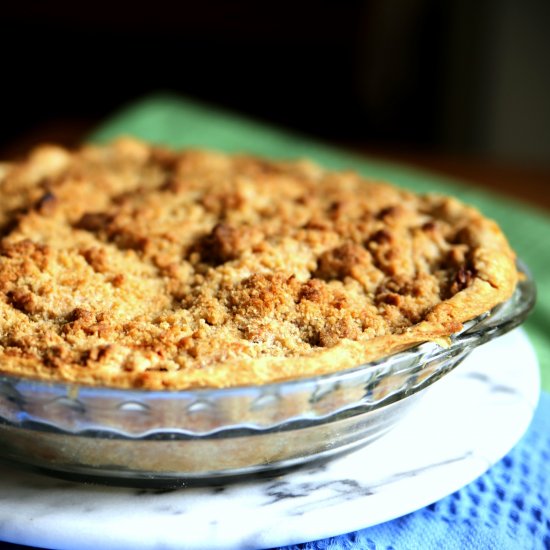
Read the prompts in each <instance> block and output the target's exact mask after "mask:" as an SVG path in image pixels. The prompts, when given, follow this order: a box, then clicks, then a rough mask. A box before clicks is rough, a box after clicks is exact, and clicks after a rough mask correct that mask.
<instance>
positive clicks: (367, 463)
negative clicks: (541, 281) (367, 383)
mask: <svg viewBox="0 0 550 550" xmlns="http://www.w3.org/2000/svg"><path fill="white" fill-rule="evenodd" d="M538 395H539V373H538V364H537V360H536V357H535V354H534V352H533V349H532V347H531V345H530V343H529V341H528V340H527V337H526V336H525V334H524V333H523V332H522V331H521V330H516V331H514V332H512V333H511V334H508V335H507V336H504V337H502V338H500V339H499V340H496V341H494V342H492V343H490V344H487V345H486V346H484V347H482V348H480V349H478V350H477V351H475V352H474V353H473V354H472V355H471V356H470V357H469V358H468V359H467V360H466V361H465V362H464V363H463V364H462V365H461V366H459V367H458V368H457V369H456V370H455V371H454V372H453V373H451V374H450V375H448V376H446V377H445V378H444V379H442V380H440V381H439V382H437V383H436V384H435V385H434V386H433V388H432V389H431V390H429V391H428V392H427V393H426V395H425V397H424V399H422V400H421V401H420V403H419V405H418V406H417V407H416V409H414V410H413V411H412V412H411V414H410V415H409V416H408V417H407V418H406V419H404V420H403V421H402V422H401V423H400V424H399V425H398V426H397V427H396V428H395V429H394V430H393V431H392V432H390V433H389V434H388V435H387V436H385V437H384V438H382V439H380V440H379V441H377V442H376V443H373V444H372V445H370V446H368V447H365V448H363V449H360V450H358V451H355V452H354V453H352V454H349V455H347V456H344V457H341V458H338V459H335V460H333V461H331V462H328V463H326V464H324V465H322V466H313V467H305V468H303V469H301V470H298V471H295V472H293V473H289V474H286V475H283V476H279V477H275V478H269V479H263V480H257V481H254V482H248V483H243V484H238V485H230V486H223V487H219V488H193V489H177V490H136V489H120V488H110V487H103V486H97V485H84V484H78V483H72V482H67V481H59V480H56V479H50V478H48V477H43V476H40V475H36V474H31V473H26V472H20V471H16V470H14V469H11V468H8V467H5V466H1V467H0V539H1V540H6V541H10V542H18V543H20V544H28V545H36V546H43V547H50V548H71V549H72V548H80V549H90V550H91V549H94V550H95V549H97V548H102V549H109V548H113V549H122V548H123V549H127V548H133V549H138V548H152V547H157V548H160V547H162V548H163V549H171V548H174V549H175V548H186V549H188V548H204V549H210V550H212V549H216V548H239V549H242V548H264V547H273V546H279V545H285V544H290V543H297V542H304V541H309V540H315V539H320V538H324V537H327V536H331V535H336V534H340V533H345V532H350V531H353V530H357V529H360V528H363V527H367V526H370V525H375V524H377V523H380V522H383V521H386V520H389V519H392V518H395V517H398V516H400V515H403V514H405V513H408V512H411V511H413V510H416V509H419V508H421V507H423V506H425V505H427V504H429V503H431V502H434V501H436V500H438V499H440V498H442V497H444V496H446V495H448V494H450V493H452V492H454V491H455V490H457V489H459V488H460V487H462V486H464V485H465V484H467V483H469V482H470V481H472V480H474V479H475V478H476V477H478V476H479V475H480V474H482V473H483V472H484V471H486V470H487V469H488V468H489V467H490V466H491V465H492V464H494V463H495V462H496V461H498V460H499V459H500V458H501V457H502V456H503V455H504V454H506V452H507V451H508V450H509V449H510V448H511V447H512V446H513V445H514V444H515V443H516V442H517V441H518V439H519V438H520V437H521V436H522V434H523V433H524V432H525V430H526V429H527V427H528V424H529V422H530V420H531V418H532V415H533V412H534V408H535V406H536V403H537V399H538Z"/></svg>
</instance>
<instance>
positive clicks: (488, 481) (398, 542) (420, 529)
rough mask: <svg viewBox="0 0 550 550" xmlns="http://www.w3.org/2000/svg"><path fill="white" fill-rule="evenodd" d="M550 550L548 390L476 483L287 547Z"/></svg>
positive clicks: (318, 549) (300, 549) (294, 549)
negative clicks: (371, 522) (365, 524)
mask: <svg viewBox="0 0 550 550" xmlns="http://www.w3.org/2000/svg"><path fill="white" fill-rule="evenodd" d="M355 548H360V549H366V550H410V549H416V548H418V549H422V550H431V549H436V548H437V549H438V550H447V549H449V550H454V549H456V550H469V549H471V550H480V549H482V550H484V549H495V550H508V549H510V550H521V549H529V550H536V549H539V548H540V549H544V550H550V394H549V393H546V392H542V394H541V398H540V402H539V405H538V407H537V411H536V413H535V417H534V419H533V422H532V423H531V426H530V427H529V430H528V431H527V433H526V434H525V436H524V437H523V438H522V439H521V441H520V442H519V443H518V444H517V445H516V446H515V447H514V448H513V449H512V450H511V451H510V452H509V453H508V455H506V456H505V457H504V458H503V459H502V460H501V461H500V462H498V463H497V464H495V466H493V467H492V468H491V469H490V470H489V471H488V472H486V473H485V474H484V475H482V476H481V477H480V478H478V479H477V480H476V481H474V482H473V483H471V484H470V485H467V486H466V487H464V488H463V489H460V490H459V491H457V492H456V493H454V494H452V495H450V496H448V497H446V498H444V499H442V500H440V501H439V502H436V503H435V504H432V505H430V506H428V507H426V508H423V509H422V510H418V511H417V512H414V513H412V514H408V515H407V516H404V517H402V518H399V519H396V520H393V521H389V522H387V523H383V524H381V525H377V526H374V527H370V528H368V529H363V530H361V531H357V532H355V533H349V534H346V535H342V536H339V537H334V538H330V539H325V540H321V541H316V542H310V543H307V544H300V545H297V546H289V547H287V550H291V549H292V550H314V549H315V550H344V549H355Z"/></svg>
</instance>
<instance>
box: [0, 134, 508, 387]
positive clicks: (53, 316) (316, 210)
mask: <svg viewBox="0 0 550 550" xmlns="http://www.w3.org/2000/svg"><path fill="white" fill-rule="evenodd" d="M0 198H1V201H0V369H1V372H3V373H7V374H16V375H22V376H29V377H36V378H40V379H45V380H58V381H68V382H72V383H81V384H96V385H105V386H115V387H143V388H151V389H182V388H193V387H226V386H234V385H241V384H261V383H266V382H271V381H276V380H286V379H290V378H296V377H301V376H307V375H315V374H320V373H325V372H330V371H335V370H339V369H343V368H347V367H352V366H354V365H357V364H360V363H362V362H364V361H368V360H372V359H376V358H380V357H382V356H385V355H387V354H389V353H392V352H395V351H397V350H400V349H403V348H406V347H409V346H411V345H413V344H415V343H418V342H422V341H427V340H434V339H438V338H442V337H445V336H448V335H450V334H452V333H454V332H456V331H458V330H459V329H460V328H461V326H462V323H463V322H464V321H466V320H469V319H472V318H474V317H476V316H477V315H479V314H481V313H483V312H485V311H487V310H489V309H490V308H492V307H493V306H494V305H496V304H498V303H499V302H502V301H504V300H506V299H507V298H508V297H509V296H510V295H511V293H512V292H513V289H514V287H515V284H516V281H517V273H516V269H515V258H514V254H513V252H512V251H511V249H510V248H509V246H508V244H507V242H506V239H505V238H504V236H503V235H502V233H501V231H500V229H499V228H498V227H497V225H496V224H495V223H494V222H492V221H490V220H487V219H486V218H484V217H483V216H481V214H479V212H478V211H476V210H475V209H473V208H470V207H467V206H464V205H463V204H461V203H460V202H458V201H457V200H455V199H452V198H446V197H440V196H435V195H429V196H417V195H414V194H412V193H409V192H406V191H403V190H399V189H396V188H394V187H392V186H389V185H387V184H384V183H378V182H372V181H366V180H364V179H362V178H360V177H359V176H357V175H356V174H353V173H334V172H328V171H324V170H323V169H321V168H319V167H318V166H316V165H313V164H311V163H308V162H275V161H267V160H264V159H257V158H252V157H246V156H234V157H231V156H227V155H222V154H218V153H211V152H204V151H183V152H173V151H169V150H166V149H161V148H156V147H151V146H149V145H146V144H144V143H141V142H137V141H134V140H130V139H125V140H119V141H118V142H116V143H114V144H112V145H110V146H107V147H93V146H87V147H84V148H82V149H81V150H80V151H78V152H75V153H69V152H67V151H65V150H63V149H60V148H58V147H54V146H44V147H41V148H39V149H37V150H36V151H34V152H33V153H32V154H31V155H30V157H29V158H28V159H27V160H26V161H25V162H22V163H19V164H14V165H12V166H9V165H8V166H6V165H3V166H2V170H0Z"/></svg>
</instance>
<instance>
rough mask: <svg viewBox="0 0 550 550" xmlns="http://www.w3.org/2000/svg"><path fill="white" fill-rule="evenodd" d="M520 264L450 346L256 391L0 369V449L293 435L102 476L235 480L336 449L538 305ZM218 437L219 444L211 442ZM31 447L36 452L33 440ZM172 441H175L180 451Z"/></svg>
mask: <svg viewBox="0 0 550 550" xmlns="http://www.w3.org/2000/svg"><path fill="white" fill-rule="evenodd" d="M518 268H519V271H520V272H521V273H522V274H523V275H522V277H521V278H520V281H519V282H518V285H517V287H516V289H515V291H514V294H513V296H512V297H511V298H510V299H509V300H508V301H506V302H504V303H502V304H500V305H498V306H496V307H495V308H493V309H492V310H491V311H489V312H486V313H484V314H482V315H481V316H479V317H477V318H476V319H473V320H472V321H468V322H467V323H465V324H464V327H463V329H462V330H461V331H460V332H459V333H457V334H455V335H452V336H451V338H450V344H449V346H448V347H442V346H441V345H440V344H438V343H435V342H426V343H422V344H419V345H416V346H414V347H412V348H408V349H406V350H404V351H400V352H397V353H394V354H392V355H389V356H387V357H383V358H381V359H378V360H376V361H373V362H369V363H366V364H364V365H360V366H356V367H354V368H352V369H347V370H342V371H337V372H333V373H329V374H324V375H320V376H314V377H308V378H298V379H293V380H289V381H283V382H275V383H270V384H265V385H261V386H240V387H230V388H221V389H192V390H181V391H167V390H164V391H163V390H161V391H158V390H143V389H116V388H105V387H93V386H76V385H75V384H66V383H48V382H42V381H36V380H32V379H24V378H20V377H14V376H10V375H0V443H2V445H0V449H2V447H4V446H5V444H7V446H8V447H9V445H11V444H12V443H13V441H16V440H17V438H18V437H19V435H20V434H30V436H29V437H32V436H33V434H34V435H35V436H38V439H39V440H40V438H44V440H46V439H48V438H50V437H53V439H55V437H57V436H63V441H64V443H67V442H68V443H69V444H70V445H72V444H73V443H74V442H75V441H77V440H78V441H85V442H86V444H88V443H89V442H90V440H93V441H96V442H97V443H98V444H100V445H106V446H107V445H111V442H113V441H117V440H119V441H123V442H125V443H124V445H127V444H129V445H132V444H133V446H129V447H127V448H128V449H133V448H137V446H138V445H137V444H139V443H144V442H146V443H147V444H148V445H149V447H151V448H152V447H154V446H155V445H157V447H158V448H159V449H160V448H161V446H162V445H163V444H164V445H165V446H166V447H168V446H170V445H171V447H170V448H171V449H176V451H177V452H183V453H186V454H187V455H189V457H193V456H194V455H193V453H195V447H196V448H197V449H198V448H199V447H200V446H204V444H205V443H206V444H207V445H209V446H210V447H209V449H210V451H212V450H214V454H215V452H216V451H217V449H218V447H219V448H222V447H223V445H230V444H231V441H230V440H233V441H234V442H237V441H239V442H241V443H242V442H245V443H247V442H249V441H251V439H250V438H251V437H252V436H258V435H260V436H266V437H265V438H264V439H265V440H266V444H268V443H269V445H271V446H278V445H283V446H284V445H285V441H287V440H288V441H290V440H291V439H292V440H293V441H295V443H294V444H295V446H296V449H298V447H299V448H300V449H299V450H296V452H295V453H294V454H293V452H294V451H289V453H285V452H278V454H275V455H273V456H272V455H271V454H270V452H267V451H265V450H264V451H262V452H263V454H261V455H260V454H258V453H254V452H252V451H251V452H250V453H249V455H250V456H244V455H246V452H244V451H241V450H240V449H239V450H238V451H234V446H230V447H228V448H229V449H230V450H229V452H230V453H231V452H236V453H239V454H242V455H243V456H240V457H239V460H236V462H235V463H234V464H233V463H231V461H230V463H229V465H228V466H227V467H222V468H220V470H219V471H218V470H216V462H212V463H210V464H208V465H207V466H205V468H204V471H203V470H202V469H201V468H202V466H201V464H200V460H201V457H202V456H203V450H200V452H199V451H197V453H198V454H197V456H196V457H195V458H193V460H194V461H193V464H192V466H191V470H193V468H195V470H193V471H191V470H190V469H188V467H187V466H185V465H183V466H182V467H181V468H180V467H176V468H175V469H174V464H172V463H171V464H170V465H169V466H167V468H166V470H164V469H163V466H162V464H161V465H160V466H159V470H158V471H154V472H152V471H151V468H150V467H144V470H143V471H141V470H140V467H139V464H138V465H137V466H136V465H135V464H134V465H133V466H128V465H127V464H123V465H121V466H120V468H118V469H117V468H116V467H115V468H114V469H113V468H112V467H111V466H110V468H111V470H110V477H113V476H115V477H117V476H118V475H121V476H122V477H125V478H128V479H132V478H143V477H148V478H151V479H154V478H159V479H160V478H182V477H183V478H185V477H190V478H202V477H204V478H212V477H215V476H218V475H222V474H228V475H233V474H236V475H240V474H243V473H250V472H256V471H265V470H272V469H274V468H275V467H278V466H281V465H282V466H284V465H287V464H295V463H302V462H305V461H310V460H312V459H314V458H316V457H319V456H321V455H323V456H325V455H326V456H328V455H332V454H335V453H337V452H341V451H342V452H343V451H344V450H345V449H349V448H352V447H355V446H358V445H361V444H364V443H366V442H367V441H370V440H371V439H372V438H374V437H379V436H380V435H382V433H385V431H387V429H389V428H390V427H391V426H392V425H393V424H394V423H395V422H396V421H397V420H398V419H399V417H401V416H402V410H403V411H404V410H405V409H406V407H407V406H408V405H407V403H408V402H409V401H412V400H414V399H416V397H417V396H418V395H419V394H421V393H422V390H424V389H425V388H427V387H429V386H431V385H432V384H434V383H435V382H436V381H437V380H438V379H439V378H441V377H442V376H444V375H445V374H447V373H448V372H450V371H451V370H453V369H454V368H455V367H456V366H457V365H458V364H459V363H460V361H461V360H462V359H464V358H465V357H466V356H467V355H468V354H469V353H470V351H472V350H473V349H474V348H475V347H477V346H479V345H481V344H483V343H485V342H487V341H489V340H492V339H494V338H496V337H497V336H500V335H502V334H504V333H506V332H509V331H510V330H512V329H513V328H515V327H516V326H518V325H519V324H521V323H522V322H523V321H524V320H525V319H526V317H527V316H528V314H529V312H530V311H531V310H532V308H533V306H534V303H535V300H536V288H535V283H534V280H533V277H532V275H531V274H530V272H529V270H528V268H527V267H526V266H525V265H524V264H523V263H522V262H521V261H518ZM409 398H410V399H409ZM401 409H402V410H401ZM393 411H395V412H393ZM354 431H355V433H354ZM301 434H306V437H308V438H310V439H309V440H308V441H307V442H306V443H303V444H302V443H299V444H298V443H296V440H295V438H296V437H301ZM64 436H69V437H64ZM75 436H76V437H75ZM25 437H26V436H25ZM14 438H15V439H14ZM223 440H227V441H225V442H224V443H223V444H222V443H219V442H220V441H223ZM332 440H334V441H332ZM254 441H255V442H259V441H261V439H260V438H256V439H255V440H254ZM216 442H218V443H216ZM17 445H19V443H17V444H16V445H15V446H16V447H17ZM25 445H26V444H25ZM37 445H39V446H38V447H37V449H38V452H39V451H40V450H41V447H40V442H38V443H37ZM48 445H50V443H49V442H48ZM70 445H69V446H70ZM174 445H181V449H180V447H177V448H176V447H174ZM291 446H292V445H291ZM25 449H26V448H25V446H23V447H21V448H16V449H15V451H13V453H12V455H11V456H6V455H9V452H8V451H4V449H2V450H0V458H4V459H7V460H8V461H12V462H13V461H16V462H18V461H19V462H23V463H24V462H25V459H26V456H25V453H27V454H28V452H27V451H26V450H25ZM50 452H51V449H50ZM79 452H80V451H79V450H78V449H77V450H76V451H75V453H76V454H78V453H79ZM226 452H227V451H226ZM46 455H47V453H46ZM61 458H62V459H60V460H61V463H60V464H57V463H56V464H47V463H46V464H42V463H41V460H40V459H38V464H34V465H35V467H39V468H40V467H44V468H45V469H46V470H50V469H53V470H57V471H60V472H68V473H70V472H71V471H73V472H75V473H81V472H82V471H85V472H84V473H85V474H89V475H92V476H95V475H97V476H99V477H101V476H102V475H104V471H105V468H104V467H103V466H102V465H101V464H99V465H97V464H92V465H90V464H83V465H80V466H82V467H80V466H79V465H78V464H77V466H74V465H70V464H69V465H66V464H63V460H65V459H66V460H68V462H71V459H72V458H73V457H72V455H70V456H68V457H61ZM75 460H76V461H77V462H78V460H81V457H78V460H77V459H76V458H75ZM30 462H33V461H32V460H30ZM35 462H36V461H35ZM42 462H43V461H42ZM46 462H47V461H46ZM84 462H85V460H84ZM176 466H177V465H176ZM107 469H108V468H107ZM119 470H120V471H119Z"/></svg>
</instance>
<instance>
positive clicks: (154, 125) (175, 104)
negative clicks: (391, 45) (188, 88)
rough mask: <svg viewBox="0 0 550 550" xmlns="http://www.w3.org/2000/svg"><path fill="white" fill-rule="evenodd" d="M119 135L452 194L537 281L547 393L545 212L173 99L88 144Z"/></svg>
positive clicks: (126, 117)
mask: <svg viewBox="0 0 550 550" xmlns="http://www.w3.org/2000/svg"><path fill="white" fill-rule="evenodd" d="M120 135H133V136H136V137H140V138H143V139H146V140H149V141H153V142H157V143H163V144H166V145H171V146H197V147H206V148H211V149H219V150H223V151H228V152H251V153H257V154H261V155H268V156H272V157H282V158H296V157H308V158H311V159H313V160H315V161H317V162H318V163H320V164H322V165H324V166H327V167H331V168H339V169H353V170H356V171H358V172H360V173H362V174H364V175H366V176H370V177H375V178H381V179H385V180H388V181H391V182H392V183H395V184H397V185H400V186H402V187H407V188H410V189H413V190H415V191H420V192H427V191H436V192H442V193H448V194H453V195H455V196H458V197H460V198H461V199H462V200H464V201H466V202H469V203H471V204H474V205H476V206H477V207H478V208H479V209H480V210H481V211H482V212H484V214H486V215H487V216H489V217H492V218H493V219H495V220H497V221H498V223H499V224H500V225H501V227H502V228H503V230H504V232H505V233H506V235H507V236H508V238H509V240H510V242H511V244H512V246H513V247H514V249H515V250H516V251H517V253H518V255H519V257H521V258H522V259H523V260H524V261H525V263H526V264H527V265H528V266H529V268H530V269H531V271H532V272H533V275H534V277H535V280H536V282H537V287H538V301H537V305H536V307H535V310H534V312H533V313H532V314H531V316H530V318H529V319H528V321H527V323H526V324H525V328H526V329H527V331H528V334H529V337H530V339H531V341H532V343H533V344H534V346H535V348H536V351H537V354H538V358H539V362H540V366H541V374H542V384H543V388H544V389H546V390H548V391H550V334H549V330H548V329H549V328H550V272H549V270H548V268H549V267H550V216H548V215H547V214H545V213H544V212H542V211H538V210H536V209H535V208H529V207H527V206H524V205H520V204H517V203H515V202H513V201H512V200H510V199H505V198H503V197H500V196H498V195H495V194H491V193H488V192H484V191H481V190H479V189H477V188H474V187H472V186H469V185H467V184H465V183H461V182H458V181H456V180H453V179H450V178H446V177H442V176H440V175H434V174H430V173H428V172H424V171H420V170H416V169H414V168H411V167H408V166H404V165H398V164H391V163H387V162H381V161H378V160H376V159H372V158H368V157H363V156H357V155H352V154H349V153H347V152H344V151H341V150H339V149H337V148H335V147H329V146H326V145H323V144H321V143H319V142H317V141H315V140H313V139H311V138H307V137H304V136H301V135H297V134H294V133H291V132H288V131H286V130H281V129H278V128H274V127H272V126H268V125H266V124H262V123H259V122H255V121H252V120H250V119H248V118H245V117H243V116H240V115H237V114H233V113H228V112H226V111H222V110H219V109H217V108H212V107H211V106H207V105H203V104H200V103H197V102H195V101H190V100H188V99H185V98H180V97H176V96H173V95H165V94H160V95H155V96H151V97H148V98H145V99H144V100H142V101H139V102H137V103H135V104H133V105H130V106H129V107H127V108H125V109H123V110H122V111H121V112H119V113H117V114H115V115H114V116H112V117H111V118H110V119H109V120H107V121H106V122H105V123H104V124H102V125H101V126H100V127H99V128H98V129H97V130H96V131H95V132H94V133H93V135H92V136H90V139H91V140H92V141H96V142H106V141H108V140H111V139H113V138H115V137H117V136H120ZM518 368H521V365H518Z"/></svg>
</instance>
